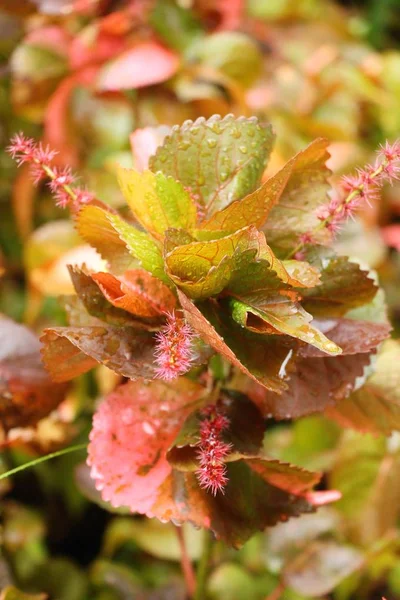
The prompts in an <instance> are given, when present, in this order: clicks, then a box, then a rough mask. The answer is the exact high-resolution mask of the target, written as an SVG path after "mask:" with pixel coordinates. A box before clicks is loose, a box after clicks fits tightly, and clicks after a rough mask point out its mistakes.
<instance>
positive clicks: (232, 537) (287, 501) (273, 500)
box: [151, 458, 320, 548]
mask: <svg viewBox="0 0 400 600" xmlns="http://www.w3.org/2000/svg"><path fill="white" fill-rule="evenodd" d="M227 477H228V484H227V486H226V489H225V493H224V494H217V495H216V496H213V495H212V494H210V493H208V492H206V491H205V490H203V489H202V488H201V487H200V486H199V484H198V482H197V478H196V475H195V474H194V473H182V472H179V471H173V472H172V474H171V476H170V478H169V479H168V480H166V481H165V483H164V485H163V486H162V489H161V491H160V494H159V497H158V500H157V502H156V504H155V505H154V506H153V507H152V509H151V514H152V515H153V516H156V517H157V518H159V519H161V520H162V519H168V520H173V521H174V522H178V523H179V522H185V521H190V522H191V523H193V524H194V525H196V526H198V527H207V528H209V529H211V530H212V531H213V532H214V533H215V535H216V537H217V539H221V540H223V541H224V542H226V543H227V544H229V545H231V546H234V547H235V548H239V547H240V546H241V545H242V544H243V543H244V542H246V541H247V540H248V539H249V538H250V537H251V536H252V535H253V534H254V533H255V532H256V531H258V530H263V529H265V527H267V526H271V525H275V524H276V523H278V522H279V521H281V520H287V519H288V518H289V517H291V516H298V515H299V514H301V513H304V512H313V510H314V507H313V506H312V504H311V503H310V502H309V501H308V500H307V499H306V496H305V495H304V494H305V493H306V492H307V491H308V490H309V489H311V488H312V486H313V485H314V484H315V483H316V482H317V481H319V479H320V475H319V474H317V473H311V472H309V471H305V470H303V469H300V468H298V467H295V466H293V465H289V464H285V463H279V461H275V460H270V459H267V458H254V459H248V458H247V459H245V460H243V459H242V460H238V461H236V462H230V463H227Z"/></svg>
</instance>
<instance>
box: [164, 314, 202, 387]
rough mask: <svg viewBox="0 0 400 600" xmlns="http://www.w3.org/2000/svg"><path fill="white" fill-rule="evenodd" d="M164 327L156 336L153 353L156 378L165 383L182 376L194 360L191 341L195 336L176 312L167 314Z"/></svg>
mask: <svg viewBox="0 0 400 600" xmlns="http://www.w3.org/2000/svg"><path fill="white" fill-rule="evenodd" d="M166 317H167V322H166V324H165V326H164V327H163V328H162V329H161V331H159V332H158V333H157V334H156V339H157V346H156V350H155V352H154V355H155V358H156V363H157V371H156V372H157V377H159V378H160V379H164V380H166V381H171V380H172V379H176V377H179V376H180V375H184V373H186V372H187V371H189V369H190V368H191V366H192V362H193V359H194V352H193V339H194V337H195V334H194V332H193V330H192V328H191V327H190V325H188V324H187V323H186V322H185V320H184V319H183V318H182V317H180V316H179V315H178V314H177V313H176V312H173V313H167V314H166Z"/></svg>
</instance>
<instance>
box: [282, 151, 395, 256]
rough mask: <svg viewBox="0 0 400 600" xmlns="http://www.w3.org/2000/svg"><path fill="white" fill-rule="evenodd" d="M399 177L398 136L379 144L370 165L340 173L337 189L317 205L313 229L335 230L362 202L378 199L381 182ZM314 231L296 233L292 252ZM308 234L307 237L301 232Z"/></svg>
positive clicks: (388, 181)
mask: <svg viewBox="0 0 400 600" xmlns="http://www.w3.org/2000/svg"><path fill="white" fill-rule="evenodd" d="M398 179H400V140H398V141H396V142H394V143H393V144H390V143H389V142H386V144H385V145H382V146H380V148H379V150H378V153H377V159H376V161H375V162H374V164H372V165H367V166H366V167H365V168H364V169H358V171H357V173H356V174H355V175H347V176H344V177H342V180H341V185H340V189H339V190H337V193H336V194H335V195H332V196H331V199H330V201H329V203H328V204H325V205H324V206H320V207H319V208H318V209H317V211H316V216H317V218H318V219H319V220H320V224H319V226H317V228H316V230H315V231H318V230H320V229H321V228H325V229H327V230H328V231H330V232H331V233H332V234H335V233H336V232H337V231H338V230H339V229H340V227H341V225H342V224H343V222H344V221H346V219H348V218H349V217H352V216H353V215H354V213H355V212H356V211H357V209H358V208H359V207H360V206H361V205H362V204H363V203H364V202H365V203H367V204H369V205H371V204H372V202H374V201H376V200H378V199H379V195H380V188H381V187H382V185H383V184H384V183H390V184H393V182H394V181H395V180H398ZM313 233H314V232H308V233H307V234H303V236H300V237H299V244H298V246H297V247H296V249H295V251H294V254H295V256H300V255H299V252H301V250H302V249H303V247H304V246H305V245H306V244H307V237H308V236H309V235H311V236H312V235H313ZM305 235H306V236H307V237H306V238H305V237H304V236H305Z"/></svg>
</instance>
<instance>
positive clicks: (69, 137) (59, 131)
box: [44, 67, 97, 167]
mask: <svg viewBox="0 0 400 600" xmlns="http://www.w3.org/2000/svg"><path fill="white" fill-rule="evenodd" d="M96 74H97V67H87V68H86V69H83V70H82V71H79V72H78V73H74V74H73V75H70V76H69V77H66V78H65V79H64V80H63V81H62V83H60V85H59V86H58V88H57V89H56V91H55V92H54V94H53V95H52V97H51V98H50V100H49V102H48V104H47V108H46V115H45V120H44V139H45V141H46V142H47V143H49V144H50V146H51V147H52V148H54V149H55V150H57V151H58V155H57V160H58V161H59V162H60V163H61V164H67V165H68V166H70V167H76V166H77V165H78V162H79V160H78V159H79V157H78V153H77V147H76V143H75V139H74V136H73V133H72V131H71V126H70V123H69V118H68V108H69V103H70V100H71V95H72V92H73V91H74V89H75V87H76V86H78V85H83V86H88V85H91V84H92V82H93V81H94V78H95V76H96Z"/></svg>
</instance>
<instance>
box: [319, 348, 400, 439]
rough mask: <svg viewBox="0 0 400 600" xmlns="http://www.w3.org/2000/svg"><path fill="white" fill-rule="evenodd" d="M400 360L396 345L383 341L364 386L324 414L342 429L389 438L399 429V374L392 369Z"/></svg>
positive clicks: (399, 352)
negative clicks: (351, 428)
mask: <svg viewBox="0 0 400 600" xmlns="http://www.w3.org/2000/svg"><path fill="white" fill-rule="evenodd" d="M399 360H400V344H399V342H398V341H397V340H387V341H386V342H384V343H383V345H382V348H381V350H380V351H379V354H378V359H377V361H376V363H375V365H374V372H373V374H372V375H371V377H369V378H368V379H367V382H366V383H365V385H363V387H361V388H360V389H359V390H357V391H356V392H353V393H352V394H351V395H350V396H349V397H348V398H346V399H344V400H342V401H341V402H339V403H338V404H337V405H336V406H334V407H333V408H331V409H329V410H328V411H327V415H328V416H329V417H331V418H333V419H335V421H338V422H339V423H340V424H341V425H342V426H344V427H353V428H354V429H358V430H360V431H365V432H367V431H368V432H372V433H384V434H385V435H390V434H391V432H392V431H394V430H400V373H399V370H398V369H396V368H393V365H397V364H398V361H399Z"/></svg>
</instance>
